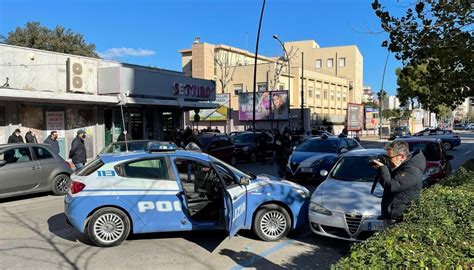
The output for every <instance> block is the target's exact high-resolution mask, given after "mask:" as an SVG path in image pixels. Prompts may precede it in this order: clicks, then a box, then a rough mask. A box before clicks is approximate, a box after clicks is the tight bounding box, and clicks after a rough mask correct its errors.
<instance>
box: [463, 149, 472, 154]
mask: <svg viewBox="0 0 474 270" xmlns="http://www.w3.org/2000/svg"><path fill="white" fill-rule="evenodd" d="M471 152H472V150H469V151H467V152H466V153H464V154H469V153H471Z"/></svg>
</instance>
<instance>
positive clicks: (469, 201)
mask: <svg viewBox="0 0 474 270" xmlns="http://www.w3.org/2000/svg"><path fill="white" fill-rule="evenodd" d="M473 164H474V160H471V161H469V162H466V164H465V165H464V166H463V167H461V168H460V169H459V170H458V171H457V172H456V173H454V174H453V175H452V176H450V177H448V178H446V179H443V180H442V181H441V182H440V183H439V184H437V185H434V186H433V187H432V188H429V189H425V190H423V191H422V192H421V195H420V199H419V200H418V201H417V202H416V203H414V204H413V205H412V207H410V209H408V211H407V213H406V214H405V219H404V221H403V222H401V223H399V224H397V225H396V226H394V227H392V228H390V229H387V230H385V231H382V232H380V233H376V234H375V235H374V236H373V237H371V238H369V239H368V240H367V241H365V242H361V243H357V244H354V245H353V246H352V247H351V250H350V253H349V254H348V255H347V256H346V257H344V258H342V259H341V260H339V261H338V262H337V263H336V264H335V265H333V266H332V268H333V269H348V268H350V269H356V268H364V269H365V268H375V269H400V268H401V269H420V268H428V269H433V268H443V269H463V268H464V269H473V268H474V166H473Z"/></svg>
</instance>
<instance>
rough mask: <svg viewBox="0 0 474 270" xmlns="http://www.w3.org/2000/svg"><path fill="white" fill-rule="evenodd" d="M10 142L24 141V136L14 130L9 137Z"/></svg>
mask: <svg viewBox="0 0 474 270" xmlns="http://www.w3.org/2000/svg"><path fill="white" fill-rule="evenodd" d="M8 143H24V141H23V137H22V136H21V135H19V136H16V134H15V132H13V134H12V135H10V137H8Z"/></svg>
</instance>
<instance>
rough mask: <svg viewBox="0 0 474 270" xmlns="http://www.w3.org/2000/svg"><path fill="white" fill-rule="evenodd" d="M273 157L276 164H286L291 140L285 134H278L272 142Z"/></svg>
mask: <svg viewBox="0 0 474 270" xmlns="http://www.w3.org/2000/svg"><path fill="white" fill-rule="evenodd" d="M274 150H275V159H276V162H277V163H278V164H286V163H287V162H288V157H289V156H290V152H291V142H290V140H289V139H288V137H287V136H284V135H279V136H276V137H275V142H274Z"/></svg>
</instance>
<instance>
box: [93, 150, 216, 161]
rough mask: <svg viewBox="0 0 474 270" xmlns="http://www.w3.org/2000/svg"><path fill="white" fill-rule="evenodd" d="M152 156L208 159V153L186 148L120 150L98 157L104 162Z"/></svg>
mask: <svg viewBox="0 0 474 270" xmlns="http://www.w3.org/2000/svg"><path fill="white" fill-rule="evenodd" d="M154 156H180V157H195V158H199V159H201V160H204V161H210V158H209V155H208V154H205V153H202V152H196V151H186V150H170V151H160V152H152V153H149V152H122V153H115V154H103V155H100V156H99V157H100V159H101V160H102V161H103V162H104V163H110V162H117V161H124V160H130V159H136V158H146V157H154Z"/></svg>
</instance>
